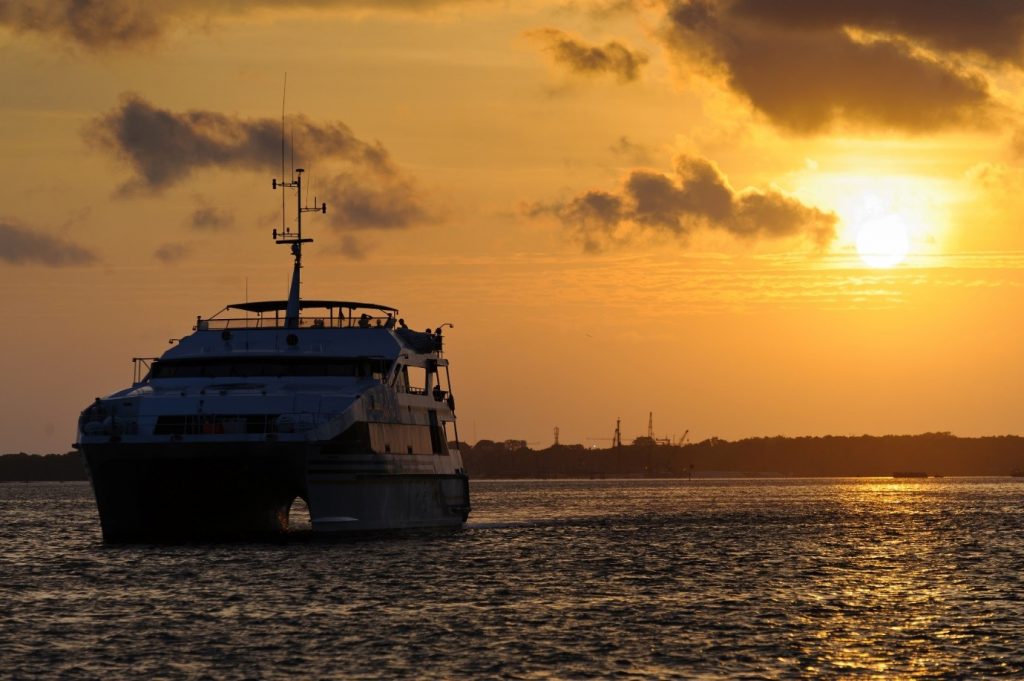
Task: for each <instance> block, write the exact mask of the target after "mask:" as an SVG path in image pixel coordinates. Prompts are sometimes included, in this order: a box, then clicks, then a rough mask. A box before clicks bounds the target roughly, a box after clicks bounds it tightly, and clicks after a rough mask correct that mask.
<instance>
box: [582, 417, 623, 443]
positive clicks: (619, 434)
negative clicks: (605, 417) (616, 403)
mask: <svg viewBox="0 0 1024 681" xmlns="http://www.w3.org/2000/svg"><path fill="white" fill-rule="evenodd" d="M587 439H591V440H598V441H607V440H611V446H613V448H616V449H617V448H620V446H622V445H623V420H622V419H615V434H614V435H612V436H611V437H588V438H587Z"/></svg>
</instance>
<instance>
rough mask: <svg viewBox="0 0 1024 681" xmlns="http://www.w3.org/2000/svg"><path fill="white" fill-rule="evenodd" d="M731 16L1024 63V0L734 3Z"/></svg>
mask: <svg viewBox="0 0 1024 681" xmlns="http://www.w3.org/2000/svg"><path fill="white" fill-rule="evenodd" d="M730 13H731V14H733V15H734V16H737V17H742V18H745V19H750V20H752V21H756V22H759V23H762V24H768V25H773V26H781V27H790V28H798V29H812V30H822V29H825V30H829V29H837V28H858V29H861V30H864V31H868V32H872V33H880V34H887V35H895V36H903V37H905V38H907V39H909V40H912V41H914V42H915V43H919V44H921V45H923V46H926V47H928V48H931V49H934V50H938V51H942V52H959V53H976V54H981V55H985V56H986V57H988V58H990V59H992V60H995V61H1006V62H1014V63H1017V64H1020V63H1021V61H1022V58H1024V51H1022V47H1024V41H1022V38H1024V3H1021V2H1020V1H1019V0H969V1H965V0H917V1H914V0H910V1H908V0H828V2H822V1H821V0H771V1H770V2H765V1H764V0H734V1H733V2H732V4H731V7H730Z"/></svg>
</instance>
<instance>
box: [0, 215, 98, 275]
mask: <svg viewBox="0 0 1024 681" xmlns="http://www.w3.org/2000/svg"><path fill="white" fill-rule="evenodd" d="M0 261H4V262H7V263H9V264H12V265H47V266H49V267H67V266H71V265H88V264H90V263H93V262H95V261H96V255H95V254H94V253H93V252H92V251H90V250H88V249H86V248H84V247H82V246H79V245H78V244H76V243H74V242H71V241H68V240H66V239H63V238H60V237H55V236H51V235H49V234H42V233H39V232H35V231H33V230H31V229H28V228H26V227H22V226H20V225H15V224H13V223H12V222H6V221H3V220H0Z"/></svg>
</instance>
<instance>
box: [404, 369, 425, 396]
mask: <svg viewBox="0 0 1024 681" xmlns="http://www.w3.org/2000/svg"><path fill="white" fill-rule="evenodd" d="M405 371H406V386H408V387H407V390H408V391H409V392H411V393H415V394H417V395H426V394H427V370H426V369H424V368H423V367H406V368H405Z"/></svg>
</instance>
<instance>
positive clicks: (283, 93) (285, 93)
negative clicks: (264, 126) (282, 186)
mask: <svg viewBox="0 0 1024 681" xmlns="http://www.w3.org/2000/svg"><path fill="white" fill-rule="evenodd" d="M287 97H288V72H287V71H285V72H284V87H283V88H281V177H282V178H284V103H285V100H286V99H287ZM281 231H282V232H283V231H284V192H281Z"/></svg>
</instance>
